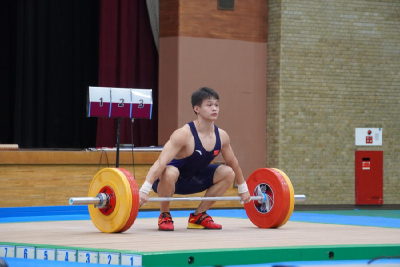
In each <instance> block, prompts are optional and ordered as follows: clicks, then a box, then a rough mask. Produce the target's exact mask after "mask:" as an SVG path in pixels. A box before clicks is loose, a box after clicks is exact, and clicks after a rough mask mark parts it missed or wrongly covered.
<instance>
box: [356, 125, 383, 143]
mask: <svg viewBox="0 0 400 267" xmlns="http://www.w3.org/2000/svg"><path fill="white" fill-rule="evenodd" d="M355 137H356V146H381V145H382V128H356V133H355Z"/></svg>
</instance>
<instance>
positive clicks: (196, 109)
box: [193, 106, 200, 115]
mask: <svg viewBox="0 0 400 267" xmlns="http://www.w3.org/2000/svg"><path fill="white" fill-rule="evenodd" d="M193 109H194V112H196V115H198V114H199V109H200V107H199V106H194V108H193Z"/></svg>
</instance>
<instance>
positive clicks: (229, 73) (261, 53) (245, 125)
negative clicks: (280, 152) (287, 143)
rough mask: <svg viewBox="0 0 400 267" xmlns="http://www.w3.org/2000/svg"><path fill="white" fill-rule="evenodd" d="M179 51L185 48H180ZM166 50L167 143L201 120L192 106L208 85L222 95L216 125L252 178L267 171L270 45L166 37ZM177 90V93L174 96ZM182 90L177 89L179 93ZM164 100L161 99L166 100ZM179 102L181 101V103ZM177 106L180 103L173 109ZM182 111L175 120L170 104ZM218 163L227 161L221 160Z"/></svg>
mask: <svg viewBox="0 0 400 267" xmlns="http://www.w3.org/2000/svg"><path fill="white" fill-rule="evenodd" d="M174 47H179V49H175V50H174ZM160 48H161V50H160V51H162V52H161V53H163V51H176V54H175V55H173V53H164V54H165V55H166V57H167V58H170V57H175V58H176V59H175V60H166V59H165V58H164V56H160V58H161V59H160V70H163V71H164V72H166V70H171V71H170V72H168V73H175V71H176V75H172V74H171V75H165V74H161V71H160V77H161V75H163V77H162V78H160V100H162V101H163V102H164V105H162V106H165V109H163V110H164V111H163V110H161V109H160V121H159V125H160V129H163V130H162V131H160V133H159V141H160V143H161V144H164V143H165V142H166V141H168V139H169V137H170V135H171V134H172V132H173V131H174V130H175V129H176V128H178V127H182V126H183V125H185V124H186V123H188V122H189V121H192V120H194V119H196V116H195V114H194V112H193V109H192V105H191V103H190V97H191V94H192V93H193V91H195V90H197V89H199V88H200V87H203V86H208V87H211V88H214V89H215V90H216V91H217V92H218V94H219V96H220V114H219V116H218V120H217V122H216V125H217V126H218V127H220V128H221V129H223V130H225V131H227V132H228V134H229V137H230V139H231V146H232V147H233V150H234V152H235V155H236V157H237V158H238V160H239V163H240V165H241V168H242V170H243V174H244V176H245V177H246V178H247V177H248V176H249V175H250V174H251V173H252V172H253V171H254V170H256V169H258V168H264V167H265V155H266V152H265V139H266V137H265V120H266V115H265V114H266V108H265V99H266V90H265V87H266V83H267V81H266V76H265V73H266V57H267V45H266V44H265V43H255V42H245V41H238V40H224V39H211V38H198V37H163V38H160ZM169 88H174V90H176V93H175V92H174V93H171V91H170V90H168V89H169ZM175 88H176V89H175ZM160 102H161V101H160ZM175 102H176V103H175ZM171 103H175V104H174V105H172V104H171ZM167 104H168V105H169V106H170V107H172V108H174V107H175V108H176V111H177V112H176V117H170V115H169V114H168V112H166V111H165V110H167V108H168V105H167ZM216 161H222V157H220V156H219V157H218V158H217V159H216Z"/></svg>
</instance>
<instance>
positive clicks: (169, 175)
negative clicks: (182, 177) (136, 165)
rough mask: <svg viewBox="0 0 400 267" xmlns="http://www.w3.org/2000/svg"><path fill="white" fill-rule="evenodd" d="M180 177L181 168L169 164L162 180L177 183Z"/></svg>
mask: <svg viewBox="0 0 400 267" xmlns="http://www.w3.org/2000/svg"><path fill="white" fill-rule="evenodd" d="M178 177H179V170H178V169H177V168H176V167H173V166H167V168H165V170H164V172H163V173H162V175H161V177H160V178H161V179H160V180H161V181H163V182H167V183H176V181H177V180H178Z"/></svg>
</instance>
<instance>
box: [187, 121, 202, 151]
mask: <svg viewBox="0 0 400 267" xmlns="http://www.w3.org/2000/svg"><path fill="white" fill-rule="evenodd" d="M188 125H189V127H190V130H191V131H192V134H193V137H194V147H195V149H196V148H201V147H202V145H201V141H200V138H199V135H198V134H197V130H196V126H194V122H193V121H191V122H189V123H188Z"/></svg>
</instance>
